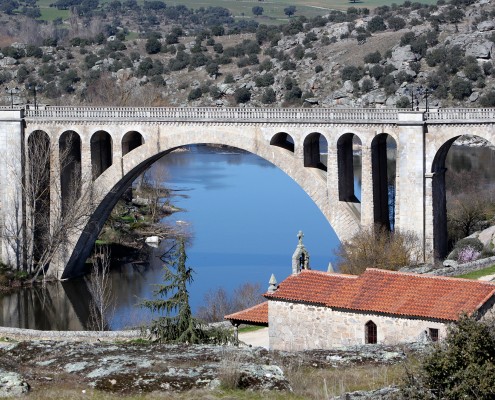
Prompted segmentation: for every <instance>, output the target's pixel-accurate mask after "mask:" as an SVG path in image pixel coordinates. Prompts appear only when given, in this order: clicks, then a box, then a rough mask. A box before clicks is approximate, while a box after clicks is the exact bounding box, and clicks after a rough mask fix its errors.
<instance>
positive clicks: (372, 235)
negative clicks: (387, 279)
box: [337, 228, 421, 275]
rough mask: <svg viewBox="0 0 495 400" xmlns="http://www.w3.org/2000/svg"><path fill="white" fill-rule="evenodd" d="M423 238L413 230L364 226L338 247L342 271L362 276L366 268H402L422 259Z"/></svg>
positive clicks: (339, 265)
mask: <svg viewBox="0 0 495 400" xmlns="http://www.w3.org/2000/svg"><path fill="white" fill-rule="evenodd" d="M420 249H421V246H420V242H419V238H418V237H417V235H415V234H414V233H412V232H398V231H395V232H388V231H387V230H385V229H383V228H375V229H373V228H372V229H368V230H366V229H363V230H361V231H359V232H358V233H357V234H356V235H354V236H353V237H352V239H350V240H348V241H344V242H342V243H341V245H340V247H339V248H338V250H337V256H338V257H339V259H340V261H339V264H338V267H339V269H340V271H341V272H343V273H347V274H355V275H358V274H360V273H362V272H363V271H364V270H365V269H366V268H381V269H388V270H398V269H399V268H401V267H404V266H408V265H415V264H417V263H418V262H419V260H421V250H420Z"/></svg>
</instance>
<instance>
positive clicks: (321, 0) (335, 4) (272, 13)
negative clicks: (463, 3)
mask: <svg viewBox="0 0 495 400" xmlns="http://www.w3.org/2000/svg"><path fill="white" fill-rule="evenodd" d="M53 1H54V0H38V1H37V4H38V5H39V6H40V9H41V14H42V16H41V19H44V20H54V19H55V18H58V17H61V18H67V17H68V16H69V11H67V10H57V9H56V8H50V7H49V5H50V3H53ZM163 1H164V2H165V3H166V4H167V5H170V6H176V5H185V6H187V7H189V8H194V9H196V8H199V7H210V6H211V7H225V8H228V9H229V10H230V11H231V12H232V14H233V15H234V16H235V17H236V18H238V19H242V18H248V19H255V20H257V21H259V22H260V23H265V24H270V23H272V24H273V23H281V22H285V21H287V20H288V18H287V16H286V15H285V14H284V8H285V7H287V6H296V9H297V12H296V14H295V15H296V16H298V15H304V16H306V17H315V16H317V15H325V14H328V12H329V11H330V10H346V9H347V8H348V7H367V8H370V9H371V8H375V7H378V6H382V5H385V4H387V5H390V4H392V3H397V4H401V3H402V2H403V1H397V0H364V1H358V2H356V3H351V2H350V1H346V0H309V1H308V0H271V1H258V0H199V1H196V0H168V1H167V0H163ZM102 2H105V1H102ZM420 2H421V3H426V4H436V0H423V1H420ZM138 3H141V4H142V3H143V0H138ZM254 6H260V7H263V15H262V16H260V17H254V15H253V13H252V8H253V7H254Z"/></svg>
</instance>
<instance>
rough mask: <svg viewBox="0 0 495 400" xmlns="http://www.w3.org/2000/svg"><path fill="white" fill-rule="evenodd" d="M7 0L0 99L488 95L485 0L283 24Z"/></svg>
mask: <svg viewBox="0 0 495 400" xmlns="http://www.w3.org/2000/svg"><path fill="white" fill-rule="evenodd" d="M14 3H15V4H14V5H12V7H13V6H16V8H12V7H11V8H10V9H9V8H8V7H7V6H6V5H8V4H10V3H8V2H5V1H4V2H2V3H0V4H2V7H1V9H2V10H3V11H4V12H3V14H2V15H1V16H0V20H1V22H2V24H1V27H0V47H1V59H0V65H1V66H2V69H1V71H0V84H1V85H2V92H3V93H5V94H4V96H3V98H2V103H3V104H4V105H8V104H10V103H11V101H13V102H14V103H15V104H21V103H24V102H31V103H32V102H33V101H34V88H36V94H37V100H38V103H39V104H41V103H46V104H51V105H108V106H109V105H113V106H187V105H189V106H240V105H246V106H250V107H280V106H283V107H301V106H305V107H335V106H340V107H353V106H359V107H383V106H387V107H403V108H409V107H411V101H412V103H413V104H412V106H413V107H415V108H417V107H420V108H424V107H425V106H426V99H427V98H428V105H429V106H430V107H438V106H442V107H447V106H476V107H480V106H481V107H487V106H494V105H495V90H494V87H493V82H494V80H493V73H494V71H493V63H492V57H493V50H494V46H495V44H494V42H495V21H494V17H495V10H494V9H493V7H492V5H491V4H490V2H489V1H487V0H481V1H477V2H474V1H472V0H452V1H450V2H445V1H444V0H439V1H438V3H437V4H436V5H427V4H421V3H412V2H410V1H406V2H405V3H404V4H402V5H400V6H399V5H396V4H392V5H391V6H380V7H377V8H375V9H373V10H370V9H368V8H360V7H354V6H351V7H348V8H347V10H345V11H337V10H332V11H328V13H327V14H326V15H324V16H321V15H319V16H315V17H313V18H307V17H305V16H302V15H298V14H299V12H295V13H294V14H291V15H290V18H288V22H287V23H285V24H283V25H280V26H276V25H267V24H262V23H261V24H260V23H259V22H258V20H259V21H263V19H262V18H261V17H260V18H254V19H247V18H246V19H245V20H243V19H238V18H234V15H233V14H232V13H231V12H230V11H229V10H228V9H226V8H222V7H209V8H198V9H194V10H193V9H190V8H188V7H186V6H184V5H177V6H169V5H166V4H165V3H163V2H161V1H159V0H153V1H145V2H144V3H143V4H142V5H140V4H138V3H137V2H136V1H135V0H125V1H123V2H120V1H117V0H115V1H110V2H104V3H99V2H98V1H97V0H94V1H82V2H81V1H80V0H57V1H56V2H55V3H53V5H54V6H55V8H54V9H55V10H59V9H60V10H62V11H63V10H64V9H65V11H67V12H68V15H69V17H68V18H67V19H63V18H56V19H54V20H53V21H51V22H46V21H45V22H43V21H38V20H35V19H33V18H31V17H30V15H31V14H32V16H36V9H37V6H38V3H36V2H29V3H28V2H26V3H25V4H24V3H16V2H14ZM250 4H252V5H253V6H256V5H258V4H259V5H260V6H262V7H266V6H267V5H268V3H264V2H253V3H250ZM363 5H365V3H357V4H356V6H363ZM52 8H53V7H52ZM19 9H22V10H23V13H24V14H23V15H20V14H16V13H15V12H16V11H15V10H19ZM296 9H297V8H296ZM13 88H18V89H19V90H18V91H17V90H14V94H12V96H11V95H10V92H8V93H7V92H5V89H13ZM17 92H18V93H17Z"/></svg>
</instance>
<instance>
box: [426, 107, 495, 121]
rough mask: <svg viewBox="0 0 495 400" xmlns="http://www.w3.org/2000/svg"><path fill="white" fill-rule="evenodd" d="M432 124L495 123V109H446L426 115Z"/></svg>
mask: <svg viewBox="0 0 495 400" xmlns="http://www.w3.org/2000/svg"><path fill="white" fill-rule="evenodd" d="M425 119H426V120H427V121H428V122H431V123H435V122H438V123H445V122H458V123H462V122H478V121H495V108H445V109H439V110H435V111H432V112H427V113H425Z"/></svg>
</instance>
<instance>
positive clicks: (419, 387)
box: [401, 315, 495, 399]
mask: <svg viewBox="0 0 495 400" xmlns="http://www.w3.org/2000/svg"><path fill="white" fill-rule="evenodd" d="M475 318H476V317H475V316H472V317H468V316H466V315H463V316H461V318H460V319H459V321H457V323H456V324H451V325H449V327H448V329H447V337H446V338H445V340H444V341H443V342H442V343H441V344H439V345H438V346H435V347H433V349H432V351H429V352H426V353H425V355H423V356H421V358H420V362H419V368H418V370H417V371H415V372H414V373H412V372H408V373H407V377H406V380H405V383H404V384H403V386H402V388H401V392H402V393H401V394H402V397H403V398H407V399H439V398H442V399H492V398H493V394H494V391H493V388H494V387H495V364H494V361H493V360H494V359H495V333H494V332H495V328H494V326H493V320H483V321H476V319H475ZM437 394H438V396H437Z"/></svg>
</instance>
